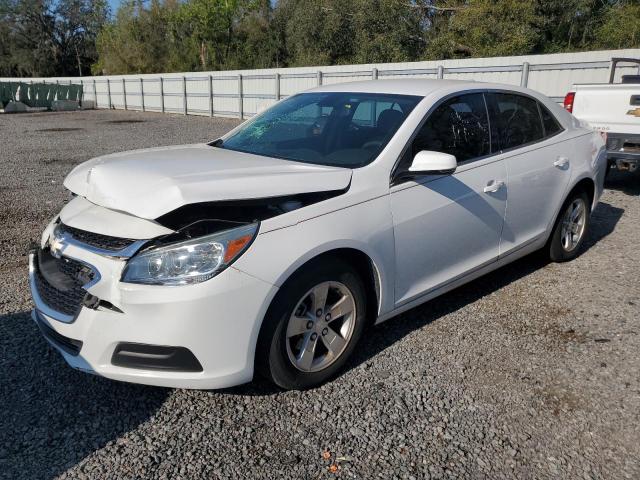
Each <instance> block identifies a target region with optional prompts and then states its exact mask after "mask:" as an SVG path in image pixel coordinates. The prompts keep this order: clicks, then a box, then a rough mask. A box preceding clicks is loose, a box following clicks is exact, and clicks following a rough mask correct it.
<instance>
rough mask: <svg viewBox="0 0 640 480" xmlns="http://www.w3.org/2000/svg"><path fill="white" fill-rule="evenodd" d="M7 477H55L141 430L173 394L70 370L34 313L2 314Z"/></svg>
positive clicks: (0, 385) (0, 431)
mask: <svg viewBox="0 0 640 480" xmlns="http://www.w3.org/2000/svg"><path fill="white" fill-rule="evenodd" d="M0 345H1V352H2V353H1V357H0V363H1V365H0V398H1V399H2V427H1V428H0V478H7V479H18V478H25V479H26V478H29V479H36V478H52V477H55V476H57V475H59V474H61V473H62V472H64V471H66V470H67V469H68V468H70V467H71V466H73V465H76V464H77V463H78V462H80V461H81V460H82V459H83V458H85V457H87V456H88V455H89V454H90V453H91V452H93V451H95V450H96V449H98V448H101V447H103V446H104V445H105V444H107V443H108V442H110V441H113V440H116V439H117V438H119V437H120V436H122V435H123V434H124V433H126V432H129V431H131V430H134V429H135V428H136V427H138V426H139V425H140V424H141V423H143V422H145V421H146V420H148V419H149V418H150V417H151V416H152V415H153V414H154V412H155V411H156V410H157V409H158V408H159V407H160V405H162V403H163V402H164V400H165V398H166V397H167V395H168V393H169V390H167V389H162V388H152V387H144V386H139V385H131V384H126V383H119V382H114V381H110V380H107V379H104V378H100V377H95V376H92V375H88V374H86V373H81V372H76V371H75V370H72V369H70V367H68V366H67V365H66V363H65V362H64V361H63V360H62V358H61V357H60V355H59V354H58V353H57V352H56V351H55V350H54V349H53V348H52V347H50V346H49V345H48V344H47V343H46V341H45V340H44V338H42V335H41V334H40V332H39V330H38V328H37V327H36V325H35V324H34V323H33V321H32V320H31V318H30V314H29V313H28V312H21V313H14V314H7V315H1V316H0Z"/></svg>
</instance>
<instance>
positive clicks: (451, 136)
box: [411, 93, 491, 162]
mask: <svg viewBox="0 0 640 480" xmlns="http://www.w3.org/2000/svg"><path fill="white" fill-rule="evenodd" d="M421 150H431V151H436V152H443V153H449V154H451V155H455V157H456V159H457V160H458V162H464V161H466V160H471V159H474V158H478V157H483V156H485V155H489V153H491V148H490V135H489V120H488V117H487V108H486V106H485V102H484V98H483V95H482V94H481V93H471V94H466V95H459V96H457V97H453V98H451V99H449V100H447V101H445V102H444V103H443V104H442V105H440V106H439V107H437V108H436V109H435V110H434V111H433V113H431V115H430V116H429V118H428V119H427V121H426V122H425V124H424V125H423V126H422V127H421V128H420V131H419V132H418V134H417V136H416V137H415V139H414V140H413V143H412V148H411V151H412V156H411V157H412V158H413V157H414V156H415V154H416V153H418V152H419V151H421Z"/></svg>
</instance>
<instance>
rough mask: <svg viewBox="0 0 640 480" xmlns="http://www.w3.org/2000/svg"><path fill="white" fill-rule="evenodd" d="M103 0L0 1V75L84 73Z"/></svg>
mask: <svg viewBox="0 0 640 480" xmlns="http://www.w3.org/2000/svg"><path fill="white" fill-rule="evenodd" d="M107 15H108V7H107V3H106V0H56V1H53V0H0V24H1V26H0V39H1V42H0V74H1V75H5V76H67V75H86V74H88V73H89V68H90V66H91V64H92V63H94V62H95V61H96V58H97V52H96V50H95V39H96V35H97V34H98V32H99V31H100V29H101V28H102V26H103V25H104V24H105V22H106V20H107Z"/></svg>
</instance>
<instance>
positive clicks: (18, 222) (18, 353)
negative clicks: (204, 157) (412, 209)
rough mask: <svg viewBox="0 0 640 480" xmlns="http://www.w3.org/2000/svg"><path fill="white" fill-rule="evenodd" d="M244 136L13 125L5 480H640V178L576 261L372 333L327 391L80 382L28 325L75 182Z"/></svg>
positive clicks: (1, 303) (41, 121)
mask: <svg viewBox="0 0 640 480" xmlns="http://www.w3.org/2000/svg"><path fill="white" fill-rule="evenodd" d="M234 125H235V122H234V121H233V120H220V119H217V120H212V119H208V118H197V117H187V118H185V117H180V116H171V115H164V116H163V115H160V114H152V113H146V114H142V113H135V112H107V111H98V112H89V111H87V112H81V113H61V114H54V113H48V114H47V113H45V114H34V115H32V114H24V115H15V116H8V115H3V116H0V227H1V230H0V232H1V233H0V281H1V282H2V284H1V286H0V405H2V416H1V417H0V419H1V420H0V477H1V478H7V479H20V478H25V479H39V478H46V479H48V478H54V477H60V478H95V479H107V478H118V479H124V478H147V477H148V478H169V479H177V478H184V479H187V478H188V479H191V478H207V479H216V478H233V479H236V478H268V479H273V478H296V479H301V478H309V479H317V478H333V477H336V478H366V479H371V478H385V479H386V478H416V479H417V478H454V477H455V478H459V477H471V478H491V479H495V478H519V479H521V478H532V479H533V478H535V479H539V478H584V479H591V478H598V479H614V478H616V479H618V478H640V428H639V425H640V421H639V418H638V416H639V412H640V377H639V375H638V372H639V371H640V298H639V297H640V295H639V294H640V275H639V273H638V272H639V271H640V254H639V252H638V250H639V245H640V175H634V176H619V175H618V176H614V177H613V178H612V180H611V181H610V183H609V184H608V188H607V191H606V193H605V195H604V197H603V198H602V203H601V204H600V205H599V206H598V208H597V210H596V211H595V212H594V217H593V223H592V232H591V234H590V237H589V240H588V242H587V248H586V249H585V251H584V253H583V254H582V255H581V256H580V257H579V258H578V259H577V260H576V261H574V262H571V263H569V264H563V265H557V264H544V263H542V262H540V261H539V260H536V259H535V258H531V257H530V258H525V259H523V260H521V261H519V262H517V263H516V264H514V265H512V266H509V267H506V268H503V269H501V270H499V271H497V272H495V273H493V274H491V275H489V276H487V277H484V278H481V279H479V280H477V281H475V282H473V283H471V284H469V285H467V286H465V287H463V288H460V289H458V290H456V291H454V292H452V293H450V294H448V295H446V296H445V297H443V298H441V299H438V300H435V301H432V302H430V303H428V304H426V305H424V306H422V307H419V308H416V309H414V310H411V311H409V312H407V313H406V314H403V315H402V316H401V317H399V318H397V319H395V320H392V321H390V322H387V323H386V324H384V325H382V326H379V327H377V328H374V329H372V330H371V331H369V332H368V333H367V334H366V336H365V339H364V342H363V343H362V345H361V346H360V348H359V350H358V353H357V355H356V358H355V359H354V360H353V361H352V362H351V363H350V365H349V368H348V369H347V371H346V372H345V373H344V374H342V375H341V376H340V377H339V378H337V379H336V380H335V381H334V382H332V383H330V384H328V385H325V386H323V387H322V388H319V389H316V390H313V391H308V392H286V393H283V392H279V391H277V390H275V389H274V388H272V387H270V386H269V385H267V384H265V383H264V382H261V381H258V382H255V383H253V384H250V385H246V386H242V387H238V388H235V389H230V390H226V391H210V392H201V391H185V390H169V389H160V388H151V387H144V386H137V385H129V384H124V383H117V382H113V381H109V380H105V379H102V378H98V377H93V376H90V375H86V374H82V373H79V372H76V371H74V370H71V369H70V368H68V367H67V366H66V365H65V364H64V362H63V361H62V360H61V358H60V357H59V356H58V354H57V353H56V352H55V351H54V350H53V349H52V348H50V347H49V346H48V345H47V344H46V342H45V341H44V340H43V339H42V338H41V336H40V334H39V332H38V330H37V328H36V327H35V325H34V324H33V323H32V322H31V320H30V319H29V314H28V312H29V310H30V308H31V301H30V299H29V294H28V288H27V280H26V252H27V249H28V246H29V244H30V242H32V241H35V240H36V239H37V238H38V236H39V234H40V232H41V230H42V228H43V227H44V225H45V224H46V222H47V220H48V219H49V218H50V217H51V216H53V215H54V214H55V213H56V212H57V211H58V210H59V207H60V205H61V204H62V203H63V202H64V201H65V199H66V193H65V192H64V189H63V187H62V185H61V184H62V180H63V178H64V175H65V174H66V173H67V172H68V171H69V170H70V169H71V168H72V167H73V166H74V165H76V164H78V163H79V162H81V161H83V160H85V159H87V158H90V157H92V156H95V155H98V154H103V153H108V152H112V151H116V150H125V149H131V148H140V147H148V146H156V145H165V144H175V143H186V142H198V141H204V140H208V139H213V138H215V136H216V134H219V133H222V132H224V131H226V130H228V129H230V128H231V127H232V126H234ZM325 451H327V452H328V453H327V455H326V456H327V457H328V458H326V459H325V458H323V452H325ZM332 465H333V466H334V467H333V469H334V470H335V471H332V467H331V466H332Z"/></svg>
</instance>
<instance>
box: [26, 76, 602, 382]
mask: <svg viewBox="0 0 640 480" xmlns="http://www.w3.org/2000/svg"><path fill="white" fill-rule="evenodd" d="M605 166H606V159H605V156H604V146H603V142H602V140H601V138H600V136H599V135H598V134H595V133H594V132H592V131H590V130H586V129H584V128H582V127H580V125H579V124H578V122H577V120H576V119H575V118H573V117H572V116H571V115H570V114H568V113H567V112H565V111H564V110H563V109H562V108H561V107H559V106H558V105H556V104H554V103H553V102H552V101H550V100H549V99H547V98H546V97H544V96H542V95H540V94H538V93H536V92H533V91H531V90H527V89H523V88H519V87H511V86H505V85H493V84H483V83H474V82H456V81H442V80H378V81H370V82H357V83H347V84H341V85H330V86H324V87H319V88H317V89H314V90H311V91H308V92H305V93H302V94H299V95H295V96H292V97H289V98H287V99H285V100H283V101H281V102H279V103H277V104H276V105H274V106H273V107H272V108H270V109H269V110H267V111H265V112H264V113H262V114H260V115H258V116H256V117H254V118H253V119H251V120H250V121H248V122H246V123H244V124H242V125H241V126H239V127H238V128H236V129H235V130H233V131H231V132H230V133H229V134H227V135H226V136H224V137H222V138H220V139H218V140H216V141H214V142H212V143H210V144H199V145H187V146H179V147H163V148H155V149H147V150H139V151H133V152H124V153H117V154H113V155H107V156H104V157H100V158H96V159H93V160H90V161H88V162H86V163H84V164H82V165H80V166H78V167H76V168H75V169H74V170H73V171H72V172H71V173H70V174H69V176H68V177H67V178H66V180H65V182H64V185H65V187H66V188H68V189H69V190H70V191H71V192H72V194H73V197H72V199H71V200H70V201H69V202H68V204H66V205H65V206H64V208H63V209H62V211H61V212H60V214H59V215H58V216H56V217H55V218H54V219H53V220H52V221H51V223H50V224H49V225H48V226H47V228H46V230H45V231H44V233H43V235H42V239H41V243H40V245H39V247H38V248H37V249H36V250H35V251H33V252H32V253H31V254H30V284H31V289H32V294H33V299H34V303H35V309H34V311H33V318H34V320H35V321H36V323H37V324H38V326H39V327H40V329H41V331H42V333H43V334H44V336H45V337H46V339H47V340H48V341H49V342H50V343H51V344H52V345H54V346H55V347H56V348H57V349H58V350H59V351H60V352H61V354H62V355H63V356H64V358H65V360H66V361H67V362H68V363H69V364H70V365H71V366H73V367H75V368H78V369H81V370H85V371H89V372H93V373H96V374H98V375H102V376H104V377H108V378H112V379H116V380H123V381H129V382H138V383H145V384H150V385H162V386H169V387H184V388H222V387H228V386H232V385H237V384H241V383H244V382H248V381H250V380H251V379H252V378H253V377H254V374H255V373H256V372H260V373H262V374H263V375H265V376H266V377H267V378H269V379H271V380H272V381H273V382H275V383H276V384H277V385H279V386H280V387H283V388H287V389H302V388H309V387H312V386H315V385H318V384H320V383H322V382H323V381H325V380H327V379H328V378H330V377H331V376H332V375H334V374H335V373H336V372H337V371H338V370H339V369H340V368H341V367H342V366H344V364H345V362H346V361H347V359H348V357H349V356H350V355H351V354H352V353H353V352H354V350H356V349H357V348H358V340H359V339H360V338H361V337H362V335H363V334H364V332H365V331H366V330H367V329H368V328H370V326H371V325H372V324H373V323H376V322H381V321H384V320H386V319H389V318H391V317H393V316H394V315H397V314H398V313H400V312H402V311H404V310H407V309H409V308H411V307H413V306H416V305H418V304H420V303H423V302H425V301H427V300H429V299H432V298H434V297H436V296H438V295H440V294H442V293H444V292H446V291H448V290H451V289H453V288H455V287H456V286H458V285H461V284H462V283H465V282H468V281H470V280H472V279H474V278H476V277H478V276H480V275H482V274H484V273H486V272H489V271H491V270H494V269H496V268H498V267H500V266H501V265H504V264H505V263H508V262H512V261H513V260H515V259H517V258H519V257H522V256H523V255H526V254H528V253H530V252H533V251H535V250H539V249H544V251H545V252H546V253H547V254H548V255H549V257H550V258H551V259H552V260H554V261H564V260H569V259H572V258H574V257H575V256H576V255H577V254H578V252H579V250H580V247H581V245H582V243H583V241H584V239H585V236H586V234H587V231H588V228H589V217H590V213H591V210H592V209H593V207H594V205H595V204H596V203H597V202H598V198H599V196H600V193H601V191H602V183H603V179H604V173H605Z"/></svg>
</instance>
